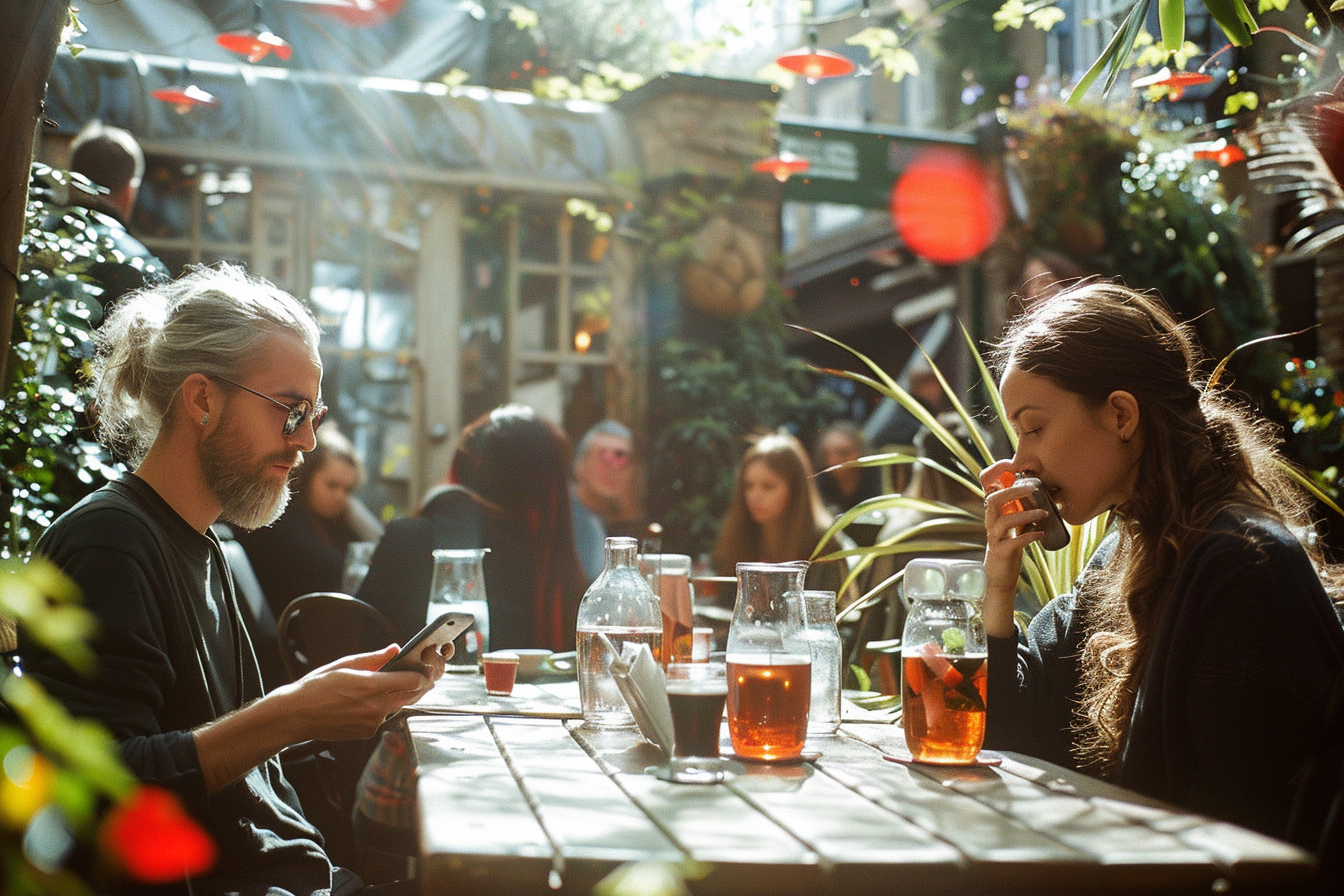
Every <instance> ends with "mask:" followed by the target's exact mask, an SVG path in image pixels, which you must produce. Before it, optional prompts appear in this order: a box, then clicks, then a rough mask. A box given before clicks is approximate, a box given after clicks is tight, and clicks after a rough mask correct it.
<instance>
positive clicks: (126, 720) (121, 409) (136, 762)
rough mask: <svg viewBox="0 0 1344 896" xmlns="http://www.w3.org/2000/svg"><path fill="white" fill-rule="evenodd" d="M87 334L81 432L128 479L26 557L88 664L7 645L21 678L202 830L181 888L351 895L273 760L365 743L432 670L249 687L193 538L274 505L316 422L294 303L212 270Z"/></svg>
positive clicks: (311, 363) (313, 353)
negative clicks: (123, 467) (200, 853)
mask: <svg viewBox="0 0 1344 896" xmlns="http://www.w3.org/2000/svg"><path fill="white" fill-rule="evenodd" d="M97 340H98V354H97V358H96V360H95V363H94V366H93V379H94V400H93V406H94V408H95V412H96V415H97V421H98V426H99V428H100V430H101V436H102V437H103V438H104V440H105V441H106V442H107V443H108V444H109V445H110V446H113V447H115V448H117V449H118V450H120V451H121V452H122V454H123V456H125V457H128V458H130V461H131V463H130V465H131V466H133V467H134V469H135V472H134V473H132V474H128V475H127V476H125V477H123V478H122V479H121V480H120V481H118V482H113V483H110V484H109V485H107V486H105V487H104V488H102V489H100V490H98V491H97V492H95V493H94V494H92V495H90V496H89V497H88V498H85V499H84V500H83V501H81V502H80V503H79V504H77V505H76V506H75V507H74V508H72V509H71V510H69V511H68V512H66V513H65V514H64V515H63V516H62V517H61V518H60V519H58V520H57V521H56V523H55V524H53V525H52V526H51V528H50V529H49V530H48V531H47V532H46V533H45V534H44V535H43V537H42V539H41V540H40V541H39V542H38V545H37V551H38V553H40V554H42V555H44V556H46V557H47V558H49V559H50V560H52V561H53V562H55V563H56V564H57V565H59V566H60V567H62V568H63V569H64V570H65V572H66V573H67V574H68V575H69V576H71V577H72V578H73V579H74V580H75V582H76V583H78V585H79V586H80V588H81V589H82V590H83V593H84V600H85V603H86V605H87V606H88V608H89V609H90V610H91V611H92V612H93V613H94V614H95V615H96V616H97V618H98V623H99V629H98V634H97V636H96V637H95V639H94V642H93V647H94V650H95V652H96V654H97V657H98V668H97V671H96V673H95V674H94V675H93V676H92V677H86V676H84V675H81V674H79V673H77V672H75V671H74V670H72V669H71V668H70V667H69V666H68V665H66V664H65V662H64V661H63V660H61V659H59V658H57V657H55V656H53V655H52V654H50V653H47V652H45V651H43V650H41V649H39V648H37V647H36V646H35V645H33V644H32V642H31V641H29V640H28V639H27V638H26V637H24V635H23V633H22V632H21V633H20V642H19V649H20V655H21V657H22V662H23V667H24V670H25V671H26V672H27V673H28V674H30V675H33V676H35V677H36V678H38V679H39V680H41V682H42V683H43V684H44V685H46V686H47V687H48V688H49V689H50V690H51V692H52V693H53V694H54V695H55V696H56V697H58V698H59V699H60V700H61V701H62V702H63V703H65V705H66V706H67V707H68V708H69V709H70V710H71V711H72V712H73V713H75V714H76V715H79V716H86V717H92V718H94V719H97V720H98V721H99V722H102V723H103V724H104V725H106V726H107V727H108V728H109V729H110V730H111V731H112V733H113V735H114V736H115V737H116V738H117V739H118V740H119V741H120V743H121V752H122V756H123V757H124V758H125V760H126V762H127V763H128V764H129V765H130V767H131V769H132V770H133V771H134V772H135V773H136V774H137V775H139V776H140V777H141V778H142V779H143V780H145V781H147V782H149V783H153V784H159V785H161V786H164V787H168V788H170V789H172V790H173V791H175V792H176V793H177V794H178V796H180V797H181V798H182V800H183V802H184V803H185V805H186V806H187V808H188V810H189V811H190V812H191V814H192V815H193V816H194V817H195V818H196V819H197V820H198V821H199V822H201V823H202V824H203V825H204V826H205V827H206V829H207V830H208V831H209V832H210V834H211V835H212V836H213V837H214V839H215V842H216V844H217V845H218V847H219V861H218V863H217V864H216V867H215V869H214V870H213V871H212V872H210V873H209V874H208V875H207V876H206V877H204V878H202V879H198V880H195V881H191V882H188V883H187V884H184V885H183V887H184V889H183V892H185V891H186V889H187V888H190V889H191V890H192V891H193V892H195V893H240V894H248V893H256V894H275V896H281V894H294V896H308V894H318V893H321V894H327V893H353V892H357V891H359V890H360V888H361V887H362V883H361V882H360V881H359V879H358V877H357V876H356V875H354V874H353V873H352V872H349V871H347V870H345V869H341V868H333V866H332V864H331V862H330V861H329V860H328V858H327V855H326V853H325V852H324V851H323V846H322V837H321V835H320V834H319V833H318V832H317V830H316V829H315V828H313V827H312V825H311V824H309V823H308V822H307V821H306V820H305V818H304V816H303V813H302V810H301V809H300V807H299V804H298V800H297V798H296V797H295V795H294V792H293V790H292V789H291V788H290V786H289V784H288V783H287V782H286V781H285V778H284V775H283V774H282V773H281V770H280V764H279V762H278V761H277V759H276V756H277V754H278V753H279V752H280V751H281V750H283V749H284V748H286V747H288V746H291V745H293V744H298V743H302V742H305V741H309V740H350V739H355V738H365V737H370V736H372V735H373V734H374V732H375V731H376V730H377V728H378V727H379V725H381V724H382V722H383V721H384V719H386V717H387V716H388V715H389V714H390V713H392V712H395V711H396V710H398V709H400V708H401V707H403V706H405V705H407V704H409V703H413V702H415V701H416V700H417V699H419V698H420V696H421V695H422V694H424V693H425V692H426V691H427V690H428V689H429V688H430V685H431V683H432V679H433V678H437V677H438V675H439V674H441V673H442V671H443V659H444V658H443V657H442V656H440V655H438V654H437V653H435V652H433V650H432V649H429V650H426V652H425V653H424V654H423V655H422V656H421V657H420V660H421V662H422V663H423V664H424V674H421V673H420V672H379V671H377V670H378V669H379V668H380V667H381V666H382V665H383V663H384V662H385V661H386V660H388V659H390V658H391V657H392V656H394V655H395V654H396V653H397V650H398V648H397V647H396V645H389V646H388V647H387V648H385V649H384V650H381V651H378V652H376V653H368V654H360V655H356V656H352V657H347V658H346V659H344V660H340V661H338V662H335V663H332V664H330V665H328V666H325V667H323V668H321V669H318V670H316V671H314V672H312V673H311V674H309V675H307V676H306V677H304V678H302V679H300V680H299V681H297V682H294V683H293V684H287V685H285V686H283V687H280V688H277V689H275V690H272V691H271V692H270V693H267V694H264V693H263V689H262V682H261V676H260V672H259V671H258V668H257V662H256V659H255V658H254V655H253V651H252V644H251V642H250V641H249V640H248V636H247V633H246V631H245V629H244V627H243V624H242V621H241V619H240V616H239V609H238V602H237V599H236V597H235V594H234V589H233V583H232V580H231V578H230V575H229V571H228V567H227V565H226V563H225V560H224V557H223V554H222V553H221V551H220V546H219V542H218V541H217V540H216V538H215V537H214V535H213V534H212V533H211V532H210V531H209V528H210V525H211V524H212V523H214V522H215V521H216V520H219V519H223V520H226V521H228V522H230V523H232V524H234V525H236V526H240V527H243V528H255V527H258V526H264V525H266V524H268V523H270V522H272V521H273V520H274V519H275V518H276V517H278V516H279V515H280V512H281V511H282V510H283V509H284V507H285V504H286V502H287V501H288V500H289V490H288V478H289V473H290V470H291V469H292V468H293V467H295V466H296V465H298V464H299V463H301V461H302V456H303V452H305V451H310V450H312V448H313V447H314V445H315V441H316V437H315V433H316V430H317V427H318V424H320V423H321V421H322V417H323V414H324V413H325V411H326V408H325V407H324V406H323V405H322V393H321V384H322V367H321V362H320V360H319V357H318V352H317V342H318V330H317V325H316V323H315V322H314V320H313V318H312V315H311V314H309V313H308V311H307V310H306V309H305V308H304V307H303V306H302V305H301V304H299V302H297V301H296V300H295V299H294V298H293V297H291V296H289V295H286V294H285V293H283V292H281V291H280V290H278V289H276V288H275V287H273V286H271V285H270V284H268V283H265V282H263V281H261V280H258V279H255V278H252V277H249V276H247V275H245V274H244V273H243V272H242V271H240V270H238V269H237V268H233V267H230V266H227V265H222V266H220V267H218V268H201V269H197V270H195V271H193V272H191V273H189V274H187V275H185V276H183V277H182V278H181V279H179V280H177V281H176V282H173V283H168V284H164V285H163V286H161V287H158V288H155V289H151V290H146V291H142V292H138V293H134V294H132V295H130V296H128V297H127V298H126V299H124V300H123V301H122V302H120V303H119V304H117V305H116V306H115V307H114V309H113V311H112V313H111V314H110V315H109V317H108V319H107V321H106V322H105V323H104V325H103V326H102V327H101V328H100V329H99V331H98V333H97ZM156 892H157V891H156ZM406 892H414V891H413V890H409V889H408V890H406Z"/></svg>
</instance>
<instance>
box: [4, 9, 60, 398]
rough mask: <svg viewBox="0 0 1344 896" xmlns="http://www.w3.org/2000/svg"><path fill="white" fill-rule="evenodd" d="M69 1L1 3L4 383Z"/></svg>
mask: <svg viewBox="0 0 1344 896" xmlns="http://www.w3.org/2000/svg"><path fill="white" fill-rule="evenodd" d="M69 16H70V4H69V2H68V0H0V22H5V23H7V24H6V26H5V29H4V30H5V32H6V35H7V36H6V37H4V38H3V39H0V321H8V322H10V323H9V324H7V325H5V326H3V327H0V383H3V382H4V380H5V365H6V362H7V361H8V360H9V336H10V331H11V330H12V328H13V327H12V322H13V320H14V302H15V299H16V298H17V297H18V291H19V240H20V239H21V238H22V237H23V218H24V209H25V207H26V206H27V204H28V179H29V166H30V165H31V164H32V160H33V137H34V135H35V134H36V132H37V121H38V117H39V116H40V114H41V111H42V102H43V97H44V96H45V94H46V92H47V78H48V76H50V74H51V64H52V61H53V60H54V59H55V58H56V47H57V45H58V44H59V43H60V39H61V29H62V28H63V27H64V26H65V23H66V21H67V20H68V19H69Z"/></svg>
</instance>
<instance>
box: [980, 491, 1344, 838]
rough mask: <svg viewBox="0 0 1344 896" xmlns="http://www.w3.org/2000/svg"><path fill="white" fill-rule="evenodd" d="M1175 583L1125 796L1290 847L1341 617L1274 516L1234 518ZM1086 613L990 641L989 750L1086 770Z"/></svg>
mask: <svg viewBox="0 0 1344 896" xmlns="http://www.w3.org/2000/svg"><path fill="white" fill-rule="evenodd" d="M1114 544H1115V536H1114V535H1113V536H1111V538H1110V539H1108V540H1107V542H1106V543H1104V544H1103V545H1102V548H1101V549H1100V550H1099V551H1098V557H1097V558H1095V562H1098V563H1104V562H1107V561H1108V560H1109V557H1110V553H1111V550H1112V549H1113V547H1114ZM1170 582H1171V584H1170V587H1169V590H1168V592H1167V593H1168V597H1167V598H1166V601H1165V603H1164V605H1163V607H1162V609H1161V610H1160V614H1161V622H1160V623H1159V628H1158V630H1157V633H1156V637H1155V638H1154V639H1153V641H1152V645H1151V649H1150V653H1149V656H1148V661H1147V665H1146V668H1145V670H1144V672H1143V675H1142V678H1141V681H1140V684H1139V690H1138V694H1137V696H1136V699H1135V703H1134V710H1133V714H1132V716H1131V721H1130V726H1129V734H1128V737H1127V739H1126V742H1125V746H1124V750H1123V753H1122V756H1121V760H1120V765H1119V768H1118V769H1117V772H1116V775H1115V780H1116V783H1119V784H1120V785H1122V786H1125V787H1128V788H1131V789H1133V790H1137V791H1139V792H1140V793H1144V794H1148V795H1149V796H1153V797H1156V798H1158V799H1162V800H1166V801H1168V802H1172V803H1175V804H1177V805H1179V806H1182V807H1184V808H1186V809H1189V810H1192V811H1194V812H1199V813H1203V814H1206V815H1211V816H1213V817H1215V818H1220V819H1224V820H1226V821H1231V822H1234V823H1236V824H1240V825H1243V826H1245V827H1249V828H1253V829H1256V830H1259V831H1262V832H1264V833H1267V834H1271V835H1274V836H1283V834H1284V831H1285V828H1286V824H1287V820H1288V813H1289V808H1290V806H1291V804H1292V800H1293V796H1294V793H1295V784H1296V780H1295V779H1296V778H1297V776H1298V775H1299V773H1300V772H1301V769H1302V766H1303V763H1304V761H1305V759H1306V757H1307V756H1308V755H1309V753H1310V752H1311V751H1312V750H1313V749H1314V748H1315V747H1316V746H1317V741H1318V740H1319V739H1320V737H1321V734H1320V727H1321V721H1322V711H1323V709H1324V705H1325V702H1326V699H1327V696H1328V694H1329V691H1330V688H1331V686H1332V685H1333V684H1334V682H1335V681H1336V680H1337V679H1338V678H1339V677H1340V675H1341V674H1342V673H1344V629H1341V626H1340V620H1339V617H1338V615H1337V614H1336V613H1335V610H1334V607H1333V606H1332V605H1331V603H1330V601H1329V600H1328V598H1327V597H1326V594H1325V591H1324V589H1323V588H1322V586H1321V582H1320V580H1319V578H1318V577H1317V575H1316V572H1315V570H1314V568H1313V567H1312V565H1311V562H1310V560H1309V559H1308V558H1307V555H1306V553H1305V552H1304V551H1303V550H1302V548H1301V546H1300V545H1299V544H1298V542H1297V541H1296V540H1295V539H1294V538H1293V536H1292V535H1291V533H1289V532H1288V530H1287V529H1286V528H1284V527H1283V525H1281V524H1280V523H1278V522H1276V521H1273V520H1271V519H1267V518H1265V517H1261V516H1250V517H1248V516H1244V515H1237V514H1234V513H1232V512H1224V513H1223V514H1222V515H1220V516H1219V517H1218V519H1217V520H1216V522H1215V524H1214V526H1213V527H1212V528H1211V530H1210V532H1209V534H1208V535H1207V536H1205V537H1204V538H1203V539H1202V540H1201V541H1200V542H1199V543H1198V544H1197V545H1196V546H1195V547H1194V549H1193V550H1192V551H1191V552H1190V554H1189V556H1188V557H1186V559H1185V560H1184V562H1183V563H1182V564H1181V567H1180V569H1179V570H1176V571H1174V574H1173V575H1172V577H1171V579H1170ZM1075 606H1076V604H1075V599H1074V596H1073V595H1064V596H1062V597H1059V598H1057V599H1055V600H1054V601H1051V602H1050V603H1049V604H1048V605H1047V606H1046V607H1045V608H1044V609H1043V610H1041V612H1040V613H1038V614H1037V615H1036V617H1035V618H1034V619H1033V620H1032V623H1031V626H1030V628H1029V629H1028V632H1027V643H1026V644H1025V645H1019V644H1018V643H1017V641H1016V640H1015V639H1013V638H991V639H990V645H989V700H988V703H987V705H988V709H989V730H988V731H987V734H986V746H989V747H992V748H997V749H1008V750H1017V751H1020V752H1024V753H1029V754H1031V755H1034V756H1038V757H1040V758H1042V759H1047V760H1050V761H1052V762H1055V763H1058V764H1060V765H1064V766H1067V767H1077V763H1076V762H1075V761H1074V759H1073V758H1072V756H1071V752H1070V751H1071V748H1072V746H1073V736H1072V732H1071V728H1072V727H1073V725H1074V723H1075V716H1074V709H1075V707H1076V706H1077V703H1078V694H1079V676H1080V670H1079V663H1078V656H1079V653H1080V650H1081V647H1082V644H1083V633H1082V629H1083V628H1084V627H1085V625H1084V622H1083V621H1082V619H1081V618H1080V617H1081V615H1082V614H1081V613H1079V614H1075V612H1074V610H1075ZM1014 665H1016V668H1014Z"/></svg>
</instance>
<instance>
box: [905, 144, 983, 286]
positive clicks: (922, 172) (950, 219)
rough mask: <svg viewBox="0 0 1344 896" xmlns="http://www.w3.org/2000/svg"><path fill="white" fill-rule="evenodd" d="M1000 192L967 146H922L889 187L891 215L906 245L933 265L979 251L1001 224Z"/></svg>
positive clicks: (972, 256) (946, 262) (975, 253)
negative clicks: (926, 147) (965, 147)
mask: <svg viewBox="0 0 1344 896" xmlns="http://www.w3.org/2000/svg"><path fill="white" fill-rule="evenodd" d="M1004 215H1005V213H1004V206H1003V198H1002V193H1001V191H1000V190H999V188H998V184H997V183H996V182H995V180H994V178H993V177H992V176H991V175H990V174H989V172H987V171H986V170H985V167H984V166H983V165H982V164H981V163H980V161H979V160H978V159H976V158H975V156H974V155H972V154H971V153H970V152H969V151H967V150H963V149H957V148H954V147H949V146H938V147H931V148H929V149H926V150H924V151H923V152H921V153H920V154H919V155H918V156H916V157H915V160H914V161H913V162H911V163H910V165H909V166H907V167H906V169H905V171H904V173H902V174H901V176H900V177H899V178H898V179H897V180H896V184H895V186H893V187H892V190H891V217H892V221H893V223H894V224H895V226H896V230H897V232H898V233H900V235H901V239H902V240H904V241H905V244H906V245H907V246H909V247H910V250H911V251H913V252H914V253H916V254H917V255H919V256H920V257H921V258H927V259H928V260H929V261H932V262H934V263H935V264H959V263H960V262H963V261H967V260H969V259H972V258H974V257H976V256H977V255H979V254H980V253H981V252H983V251H985V249H987V248H989V246H990V244H992V243H993V242H994V240H995V239H996V238H997V237H998V235H999V231H1000V230H1001V229H1002V228H1003V222H1004Z"/></svg>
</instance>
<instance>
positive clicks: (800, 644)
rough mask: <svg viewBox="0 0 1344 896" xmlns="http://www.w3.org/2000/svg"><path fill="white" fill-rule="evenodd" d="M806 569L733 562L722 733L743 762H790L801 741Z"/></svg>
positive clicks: (806, 659)
mask: <svg viewBox="0 0 1344 896" xmlns="http://www.w3.org/2000/svg"><path fill="white" fill-rule="evenodd" d="M807 567H808V564H807V563H806V562H802V561H799V562H796V563H739V564H737V603H736V605H735V606H734V608H733V621H732V624H731V626H729V628H728V651H727V657H726V659H727V666H728V733H729V736H730V737H731V738H732V741H733V750H734V751H735V752H737V753H738V754H739V755H741V756H743V757H745V758H748V759H763V760H775V759H796V758H797V757H798V756H800V755H801V754H802V752H803V744H804V742H805V741H806V740H807V714H808V707H809V704H810V702H811V699H812V657H811V653H810V651H809V649H808V645H807V639H806V634H805V624H804V618H805V617H804V613H803V578H804V577H805V576H806V575H807Z"/></svg>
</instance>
